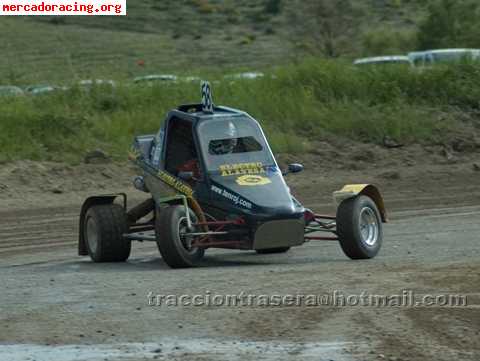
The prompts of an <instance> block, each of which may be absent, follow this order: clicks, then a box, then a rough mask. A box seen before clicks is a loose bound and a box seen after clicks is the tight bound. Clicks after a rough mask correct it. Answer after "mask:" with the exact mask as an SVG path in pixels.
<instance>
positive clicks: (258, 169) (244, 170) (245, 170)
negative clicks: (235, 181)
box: [220, 163, 265, 177]
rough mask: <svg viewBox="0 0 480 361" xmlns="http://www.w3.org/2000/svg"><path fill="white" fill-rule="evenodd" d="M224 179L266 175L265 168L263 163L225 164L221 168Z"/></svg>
mask: <svg viewBox="0 0 480 361" xmlns="http://www.w3.org/2000/svg"><path fill="white" fill-rule="evenodd" d="M220 172H221V174H222V177H228V176H232V175H244V174H264V173H265V168H264V166H263V164H262V163H238V164H224V165H221V166H220Z"/></svg>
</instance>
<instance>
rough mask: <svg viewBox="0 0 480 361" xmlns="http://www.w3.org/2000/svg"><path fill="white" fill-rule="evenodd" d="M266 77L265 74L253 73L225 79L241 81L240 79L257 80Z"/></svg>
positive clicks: (230, 76) (231, 75) (232, 75)
mask: <svg viewBox="0 0 480 361" xmlns="http://www.w3.org/2000/svg"><path fill="white" fill-rule="evenodd" d="M264 76H265V74H264V73H261V72H255V71H253V72H246V73H237V74H229V75H225V77H224V79H227V80H240V79H246V80H255V79H259V78H263V77H264Z"/></svg>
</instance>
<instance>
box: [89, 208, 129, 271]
mask: <svg viewBox="0 0 480 361" xmlns="http://www.w3.org/2000/svg"><path fill="white" fill-rule="evenodd" d="M92 227H93V228H92ZM127 232H128V224H127V215H126V214H125V210H124V209H123V207H122V206H120V205H118V204H105V205H97V206H93V207H91V208H89V209H88V211H87V213H86V214H85V220H84V222H83V234H84V237H85V244H86V246H87V250H88V254H89V255H90V258H91V259H92V260H93V261H94V262H125V261H126V260H127V259H128V257H129V256H130V251H131V248H132V242H131V241H129V240H125V239H124V238H123V235H124V234H125V233H127ZM94 234H96V241H95V240H94V239H93V237H94V236H93V235H94ZM89 237H90V238H89Z"/></svg>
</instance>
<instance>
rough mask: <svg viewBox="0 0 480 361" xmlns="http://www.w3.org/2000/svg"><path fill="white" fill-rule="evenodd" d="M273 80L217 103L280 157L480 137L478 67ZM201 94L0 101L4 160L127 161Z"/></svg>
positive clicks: (313, 64)
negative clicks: (243, 116)
mask: <svg viewBox="0 0 480 361" xmlns="http://www.w3.org/2000/svg"><path fill="white" fill-rule="evenodd" d="M269 75H275V77H271V76H267V77H265V78H264V79H261V80H257V81H237V82H234V83H231V82H220V83H219V84H217V85H215V87H214V94H215V100H216V103H217V104H223V105H229V106H233V107H238V108H240V109H244V110H246V111H248V112H249V113H250V114H252V115H253V116H254V117H255V118H257V119H259V120H260V121H261V123H262V125H263V126H264V127H265V129H266V132H267V135H268V136H269V138H270V140H271V142H272V144H273V148H274V150H275V151H276V152H289V153H298V152H303V151H308V150H309V149H310V148H311V147H312V146H314V143H315V141H316V140H319V139H323V138H324V137H331V136H340V137H345V138H349V139H353V140H358V141H365V142H376V143H381V141H382V139H383V138H384V137H385V136H390V137H393V138H395V139H397V140H398V141H402V142H407V143H408V142H420V143H436V144H438V143H441V142H444V141H446V140H448V139H452V137H455V136H456V135H457V134H460V133H462V132H463V133H464V132H465V130H466V129H467V130H468V131H469V132H470V135H472V136H474V134H475V132H477V133H478V128H479V121H478V117H477V115H478V112H479V111H480V103H479V100H478V99H480V88H479V87H478V83H479V81H480V68H479V67H478V66H477V65H473V64H464V65H460V66H456V67H452V68H448V67H447V68H435V69H431V70H428V71H422V72H420V71H413V70H409V69H404V68H399V69H391V70H387V69H384V70H376V71H374V70H367V71H361V70H359V69H356V68H354V67H352V66H351V65H349V64H347V63H342V62H339V61H325V60H319V59H311V60H307V61H305V62H303V63H301V64H298V65H291V66H285V67H280V68H278V69H277V70H276V72H275V74H269ZM199 98H200V96H199V84H189V83H178V84H170V85H160V86H155V87H149V86H134V85H131V84H130V83H126V84H124V85H121V86H120V87H118V88H117V89H115V90H113V91H112V90H111V89H108V88H103V87H99V88H95V89H93V90H92V91H91V92H85V91H82V90H81V89H75V88H74V89H71V90H70V91H67V92H61V93H58V94H56V95H46V96H37V97H24V98H13V99H2V100H1V103H0V107H1V109H2V121H1V123H0V149H1V150H2V152H1V157H2V158H3V160H12V159H24V158H27V159H36V160H57V161H63V160H67V161H69V162H77V161H80V160H81V159H82V158H83V156H84V154H85V153H86V152H87V151H89V150H93V149H96V148H101V149H104V150H106V151H107V152H108V153H110V154H111V155H113V156H114V158H117V159H124V158H125V154H126V151H127V150H128V147H129V145H130V144H131V141H132V138H133V136H134V135H137V134H145V133H153V132H156V131H157V130H158V128H159V126H160V124H161V122H162V120H163V118H164V116H165V114H166V112H167V111H168V110H169V109H171V108H172V107H175V106H177V105H179V104H184V103H190V102H192V101H193V102H195V101H198V100H199ZM470 130H471V131H470Z"/></svg>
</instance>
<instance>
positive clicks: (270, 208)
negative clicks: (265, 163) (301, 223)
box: [210, 169, 305, 219]
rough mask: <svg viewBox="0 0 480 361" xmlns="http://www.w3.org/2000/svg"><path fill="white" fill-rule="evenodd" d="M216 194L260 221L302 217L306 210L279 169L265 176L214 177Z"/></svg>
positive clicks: (213, 185)
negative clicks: (294, 197)
mask: <svg viewBox="0 0 480 361" xmlns="http://www.w3.org/2000/svg"><path fill="white" fill-rule="evenodd" d="M210 179H211V182H212V186H211V187H212V188H211V191H212V195H213V197H214V198H215V199H217V200H220V201H227V202H228V203H229V205H228V206H229V207H232V206H233V207H234V208H237V209H238V210H239V211H241V212H242V213H246V214H250V215H252V216H254V217H258V218H268V219H283V218H299V217H302V216H303V213H304V211H305V209H304V208H303V206H302V205H300V204H299V203H298V202H296V201H295V200H294V199H293V197H292V195H291V194H290V189H289V188H288V186H287V184H286V183H285V180H284V179H283V176H282V174H281V173H280V172H279V171H278V169H273V170H269V171H267V172H265V173H263V174H244V175H228V176H222V175H219V174H218V175H211V176H210Z"/></svg>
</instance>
